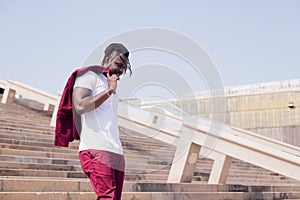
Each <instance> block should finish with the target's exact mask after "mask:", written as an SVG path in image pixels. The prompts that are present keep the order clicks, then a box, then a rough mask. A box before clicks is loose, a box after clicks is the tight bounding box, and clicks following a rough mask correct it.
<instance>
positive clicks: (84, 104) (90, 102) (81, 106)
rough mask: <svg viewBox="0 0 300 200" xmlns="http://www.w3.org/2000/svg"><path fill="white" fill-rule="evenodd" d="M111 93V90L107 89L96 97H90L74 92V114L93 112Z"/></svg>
mask: <svg viewBox="0 0 300 200" xmlns="http://www.w3.org/2000/svg"><path fill="white" fill-rule="evenodd" d="M112 93H113V90H111V89H107V90H104V91H102V92H100V93H99V94H97V95H96V96H91V95H90V94H87V95H82V94H81V93H80V91H75V94H74V106H75V109H76V112H77V113H78V114H80V115H81V114H83V113H86V112H90V111H93V110H95V109H96V108H98V107H99V106H100V105H102V104H103V103H104V102H105V101H106V100H107V99H108V98H109V97H110V95H111V94H112ZM76 95H77V97H76Z"/></svg>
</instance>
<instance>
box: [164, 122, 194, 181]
mask: <svg viewBox="0 0 300 200" xmlns="http://www.w3.org/2000/svg"><path fill="white" fill-rule="evenodd" d="M193 138H194V133H192V132H191V130H188V129H186V128H184V127H183V131H182V132H181V137H180V139H179V142H178V145H177V148H176V152H175V155H174V159H173V162H172V166H171V170H170V173H169V177H168V182H169V183H182V182H192V179H193V176H194V171H195V168H196V164H197V161H198V158H199V152H200V145H198V144H195V143H193V142H192V141H193Z"/></svg>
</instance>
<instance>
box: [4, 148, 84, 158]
mask: <svg viewBox="0 0 300 200" xmlns="http://www.w3.org/2000/svg"><path fill="white" fill-rule="evenodd" d="M0 154H1V155H11V156H33V157H43V158H64V159H78V154H70V153H56V152H44V151H29V150H18V149H4V148H0Z"/></svg>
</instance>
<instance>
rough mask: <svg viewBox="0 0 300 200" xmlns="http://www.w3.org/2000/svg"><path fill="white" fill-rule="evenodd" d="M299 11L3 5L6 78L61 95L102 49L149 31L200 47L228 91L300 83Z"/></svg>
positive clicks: (266, 0) (0, 63)
mask: <svg viewBox="0 0 300 200" xmlns="http://www.w3.org/2000/svg"><path fill="white" fill-rule="evenodd" d="M299 10H300V1H297V0H294V1H292V0H285V1H283V0H278V1H277V0H251V1H250V0H249V1H242V0H240V1H238V0H235V1H233V0H227V1H222V0H219V1H216V0H207V1H196V0H195V1H189V0H185V1H175V0H173V1H159V0H152V1H137V0H136V1H135V0H129V1H107V0H106V1H79V0H78V1H73V0H72V1H71V0H70V1H55V0H54V1H38V0H36V1H33V0H26V1H22V0H19V1H16V0H0V30H1V32H0V34H1V37H0V55H1V57H0V58H1V59H0V67H1V72H0V79H1V80H17V81H20V82H23V83H25V84H28V85H31V86H33V87H36V88H39V89H42V90H45V91H48V92H51V93H53V94H56V93H58V92H61V90H62V88H63V86H64V84H65V82H66V80H67V78H68V76H69V75H70V73H71V72H72V71H73V70H74V69H75V68H78V67H80V66H81V64H82V63H83V62H84V60H85V59H86V57H87V56H88V55H89V53H90V52H91V51H92V50H93V49H95V48H96V47H97V46H98V45H99V44H101V43H102V42H104V41H106V40H107V39H109V38H111V37H112V36H114V35H117V34H119V33H122V32H126V31H130V30H132V29H137V28H143V27H160V28H166V29H170V30H174V31H177V32H180V33H182V34H184V35H186V36H188V37H190V38H191V39H193V40H194V41H196V42H197V43H198V44H200V45H201V46H202V47H203V48H204V49H205V50H206V51H207V53H208V55H209V56H210V58H211V59H212V60H213V62H214V63H215V65H216V67H217V69H218V71H219V73H220V76H221V78H222V80H223V83H224V85H225V86H235V85H242V84H249V83H258V82H269V81H278V80H287V79H298V78H299V75H300V12H299ZM146 39H147V38H145V40H146ZM145 53H146V52H145ZM156 54H157V52H156ZM137 55H138V54H137ZM162 56H163V54H162ZM135 59H136V58H134V56H133V55H132V57H131V60H132V62H133V63H135ZM133 68H134V65H133Z"/></svg>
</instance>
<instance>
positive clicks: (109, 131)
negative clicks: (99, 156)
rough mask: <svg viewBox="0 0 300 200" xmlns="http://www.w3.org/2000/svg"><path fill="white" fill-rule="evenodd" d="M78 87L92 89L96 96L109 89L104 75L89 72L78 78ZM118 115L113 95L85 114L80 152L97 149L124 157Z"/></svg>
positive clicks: (116, 99)
mask: <svg viewBox="0 0 300 200" xmlns="http://www.w3.org/2000/svg"><path fill="white" fill-rule="evenodd" d="M76 87H82V88H87V89H90V90H91V91H92V95H93V96H95V95H97V94H99V93H100V92H102V91H104V90H106V89H107V88H108V84H107V78H106V77H105V76H104V75H103V74H96V73H94V72H92V71H88V72H87V73H85V74H84V75H82V76H80V77H77V78H76V81H75V84H74V88H76ZM117 114H118V97H117V94H113V95H111V96H110V97H109V98H108V99H107V100H106V101H105V102H103V104H101V105H100V106H99V107H98V108H96V109H95V110H93V111H90V112H86V113H83V114H82V115H81V123H82V129H81V133H80V143H79V151H82V150H88V149H95V150H104V151H109V152H113V153H117V154H122V155H123V149H122V144H121V141H120V137H119V129H118V121H117Z"/></svg>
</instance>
